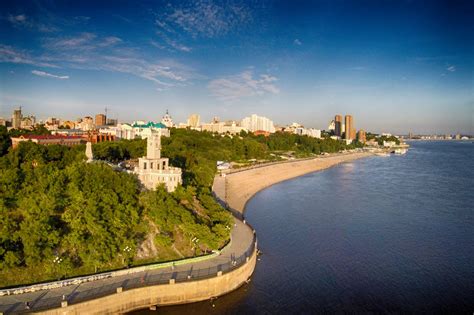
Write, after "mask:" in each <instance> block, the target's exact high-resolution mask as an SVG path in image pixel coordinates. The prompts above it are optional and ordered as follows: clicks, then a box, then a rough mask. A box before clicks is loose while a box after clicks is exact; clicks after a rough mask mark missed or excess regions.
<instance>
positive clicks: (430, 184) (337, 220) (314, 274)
mask: <svg viewBox="0 0 474 315" xmlns="http://www.w3.org/2000/svg"><path fill="white" fill-rule="evenodd" d="M411 145H412V148H411V149H410V151H409V152H408V153H407V154H406V155H404V156H391V157H370V158H366V159H363V160H359V161H354V162H351V163H346V164H342V165H339V166H336V167H334V168H331V169H329V170H326V171H323V172H317V173H313V174H309V175H306V176H303V177H300V178H297V179H293V180H290V181H286V182H283V183H280V184H277V185H274V186H272V187H270V188H268V189H266V190H264V191H262V192H260V193H259V194H257V195H256V196H255V197H254V198H253V199H252V200H251V201H250V202H249V203H248V205H247V212H246V216H247V219H248V221H249V222H250V223H251V224H252V225H253V226H254V227H255V229H256V230H257V235H258V239H259V248H260V249H261V251H262V252H263V255H262V256H261V257H260V260H259V261H258V263H257V268H256V270H255V273H254V275H253V277H252V281H251V282H250V283H249V284H247V285H245V286H243V287H241V288H240V289H239V290H237V291H235V292H233V293H231V294H228V295H226V296H223V297H220V298H218V299H217V300H215V301H212V302H211V301H206V302H201V303H195V304H191V305H185V306H177V307H165V308H160V309H159V310H158V312H159V313H163V314H186V313H188V314H193V313H198V314H205V313H207V314H220V313H235V314H246V313H271V314H275V313H314V312H331V313H333V312H370V311H374V312H421V311H425V312H430V313H431V312H443V313H459V312H461V313H466V314H472V313H473V311H474V197H473V193H474V189H473V186H474V180H473V178H474V144H473V143H472V142H454V141H452V142H412V143H411Z"/></svg>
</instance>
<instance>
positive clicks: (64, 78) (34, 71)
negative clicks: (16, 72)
mask: <svg viewBox="0 0 474 315" xmlns="http://www.w3.org/2000/svg"><path fill="white" fill-rule="evenodd" d="M31 73H33V74H34V75H37V76H39V77H45V78H53V79H59V80H67V79H69V76H68V75H55V74H51V73H48V72H44V71H39V70H33V71H31Z"/></svg>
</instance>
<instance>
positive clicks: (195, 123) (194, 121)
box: [188, 114, 201, 128]
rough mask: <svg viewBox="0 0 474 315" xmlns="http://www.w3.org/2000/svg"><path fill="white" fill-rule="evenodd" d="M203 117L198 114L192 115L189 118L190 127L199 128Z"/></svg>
mask: <svg viewBox="0 0 474 315" xmlns="http://www.w3.org/2000/svg"><path fill="white" fill-rule="evenodd" d="M200 121H201V117H200V116H199V115H198V114H192V115H191V116H189V117H188V127H191V128H197V127H199V125H200Z"/></svg>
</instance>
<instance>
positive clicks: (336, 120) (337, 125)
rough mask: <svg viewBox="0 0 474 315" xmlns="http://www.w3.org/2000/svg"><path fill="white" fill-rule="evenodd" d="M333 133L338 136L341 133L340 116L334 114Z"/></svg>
mask: <svg viewBox="0 0 474 315" xmlns="http://www.w3.org/2000/svg"><path fill="white" fill-rule="evenodd" d="M334 135H335V136H336V137H340V136H341V135H342V116H341V115H336V117H334Z"/></svg>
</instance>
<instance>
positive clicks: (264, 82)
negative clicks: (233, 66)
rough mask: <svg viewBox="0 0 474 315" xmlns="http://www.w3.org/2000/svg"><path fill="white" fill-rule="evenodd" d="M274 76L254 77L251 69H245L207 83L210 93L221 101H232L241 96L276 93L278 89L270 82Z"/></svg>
mask: <svg viewBox="0 0 474 315" xmlns="http://www.w3.org/2000/svg"><path fill="white" fill-rule="evenodd" d="M276 80H277V78H276V77H274V76H270V75H268V74H262V75H260V78H254V76H253V71H252V70H246V71H244V72H242V73H240V74H238V75H233V76H227V77H223V78H219V79H215V80H212V81H211V82H209V84H208V88H209V90H210V91H211V94H212V95H213V96H214V97H216V98H218V99H219V100H221V101H233V100H237V99H240V98H243V97H250V96H255V95H264V94H267V93H269V94H278V93H280V90H279V89H278V88H277V87H276V86H275V85H274V84H273V83H272V82H275V81H276Z"/></svg>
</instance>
